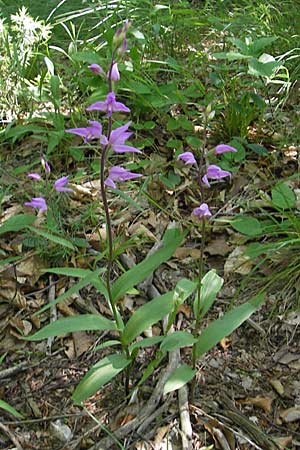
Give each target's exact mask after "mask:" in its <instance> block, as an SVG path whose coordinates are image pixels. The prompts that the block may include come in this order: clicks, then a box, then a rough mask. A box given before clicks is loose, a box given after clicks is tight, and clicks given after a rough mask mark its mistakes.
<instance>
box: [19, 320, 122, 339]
mask: <svg viewBox="0 0 300 450" xmlns="http://www.w3.org/2000/svg"><path fill="white" fill-rule="evenodd" d="M115 329H116V325H115V323H114V322H113V321H112V320H109V319H107V318H106V317H103V316H100V314H99V315H97V314H81V315H79V316H74V317H64V318H62V319H58V320H56V321H55V322H51V323H49V325H46V326H45V327H43V328H42V329H41V330H39V331H37V332H36V333H35V334H33V335H32V336H27V337H25V338H24V339H26V340H28V341H41V340H42V339H46V338H48V337H50V336H61V335H63V334H67V333H74V332H76V331H89V330H115Z"/></svg>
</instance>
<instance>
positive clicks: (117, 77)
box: [107, 61, 120, 81]
mask: <svg viewBox="0 0 300 450" xmlns="http://www.w3.org/2000/svg"><path fill="white" fill-rule="evenodd" d="M109 76H110V79H111V80H112V81H119V80H120V72H119V69H118V63H117V62H115V61H114V62H113V65H112V68H111V72H108V74H107V77H109Z"/></svg>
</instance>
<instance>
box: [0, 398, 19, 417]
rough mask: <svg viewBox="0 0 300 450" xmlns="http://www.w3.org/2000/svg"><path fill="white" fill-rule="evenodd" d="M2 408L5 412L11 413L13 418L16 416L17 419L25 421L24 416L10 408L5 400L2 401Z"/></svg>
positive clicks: (0, 402) (0, 405)
mask: <svg viewBox="0 0 300 450" xmlns="http://www.w3.org/2000/svg"><path fill="white" fill-rule="evenodd" d="M0 408H1V409H4V411H7V412H9V413H10V414H12V415H13V416H15V417H16V418H17V419H23V416H22V414H20V413H19V412H18V411H17V410H16V409H15V408H14V407H13V406H10V405H9V404H8V403H7V402H5V401H4V400H0Z"/></svg>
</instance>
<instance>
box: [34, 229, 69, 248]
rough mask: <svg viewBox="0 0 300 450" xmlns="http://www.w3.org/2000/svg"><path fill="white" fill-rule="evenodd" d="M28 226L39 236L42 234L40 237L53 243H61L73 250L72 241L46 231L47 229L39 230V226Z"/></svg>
mask: <svg viewBox="0 0 300 450" xmlns="http://www.w3.org/2000/svg"><path fill="white" fill-rule="evenodd" d="M28 228H29V230H30V231H32V232H33V233H36V234H38V235H39V236H42V237H44V238H46V239H48V240H49V241H52V242H55V244H59V245H62V246H63V247H68V248H70V249H71V250H75V247H74V245H73V244H72V242H70V241H68V240H67V239H65V238H62V237H60V236H57V235H55V234H51V233H48V231H45V230H41V229H40V228H35V227H28Z"/></svg>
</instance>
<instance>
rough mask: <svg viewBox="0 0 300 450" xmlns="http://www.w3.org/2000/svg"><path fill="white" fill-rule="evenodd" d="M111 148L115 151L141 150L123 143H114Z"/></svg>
mask: <svg viewBox="0 0 300 450" xmlns="http://www.w3.org/2000/svg"><path fill="white" fill-rule="evenodd" d="M111 148H112V149H113V151H114V152H116V153H142V151H141V150H139V149H137V148H135V147H131V146H129V145H124V144H120V145H118V144H115V145H112V146H111Z"/></svg>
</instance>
